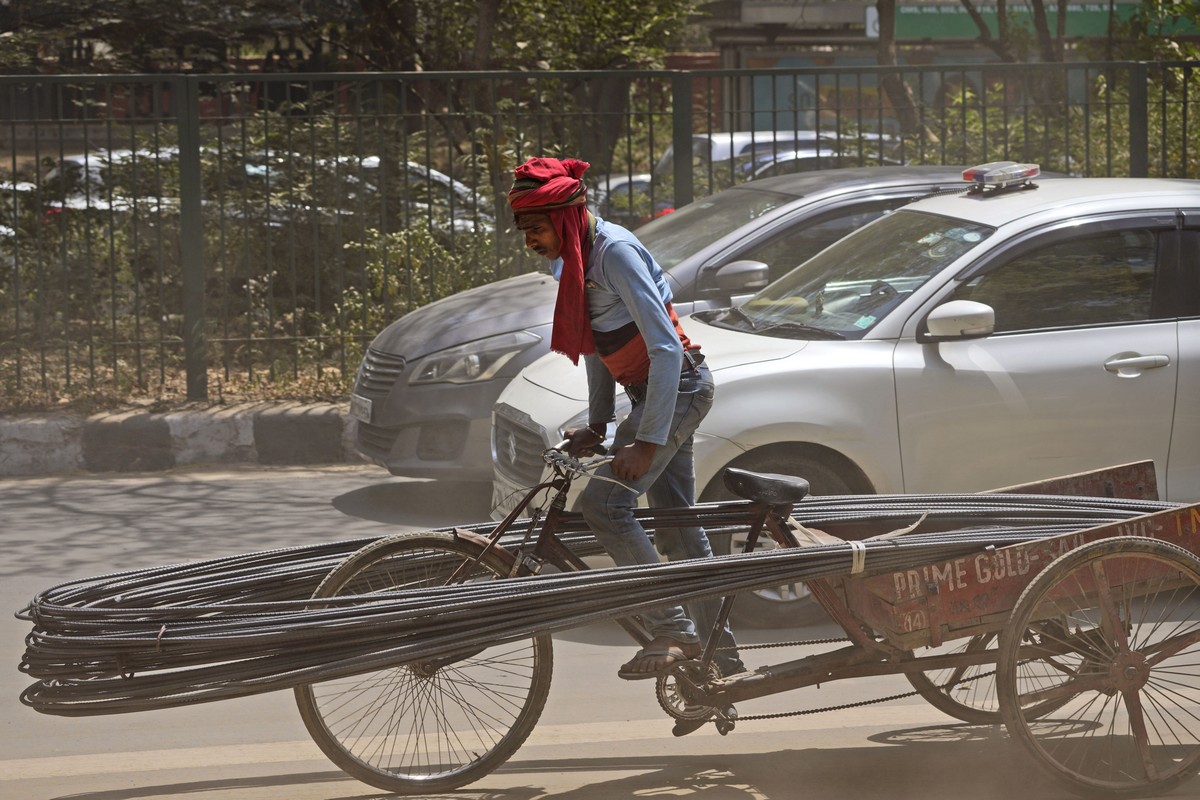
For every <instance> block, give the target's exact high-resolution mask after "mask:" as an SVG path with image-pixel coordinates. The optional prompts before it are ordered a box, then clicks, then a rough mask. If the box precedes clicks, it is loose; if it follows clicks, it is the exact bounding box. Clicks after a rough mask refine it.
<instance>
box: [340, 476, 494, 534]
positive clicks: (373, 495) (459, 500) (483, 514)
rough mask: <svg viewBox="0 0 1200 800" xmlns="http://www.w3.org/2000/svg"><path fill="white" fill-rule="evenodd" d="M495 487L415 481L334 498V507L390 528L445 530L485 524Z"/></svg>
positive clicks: (451, 482)
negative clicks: (492, 489) (423, 525)
mask: <svg viewBox="0 0 1200 800" xmlns="http://www.w3.org/2000/svg"><path fill="white" fill-rule="evenodd" d="M491 500H492V493H491V484H486V483H472V482H457V481H414V480H406V481H403V482H391V483H378V484H375V485H373V486H363V487H361V488H359V489H354V490H353V491H349V492H346V493H345V494H341V495H338V496H337V497H335V498H333V507H334V508H336V509H337V510H338V511H340V512H341V513H343V514H345V515H346V516H348V517H356V518H358V519H364V520H371V521H373V522H383V523H386V524H388V525H409V526H411V525H421V524H423V521H424V522H425V523H427V524H428V525H429V527H431V528H432V527H443V526H445V525H446V520H447V519H451V520H455V521H454V522H452V523H450V524H453V525H467V524H471V523H476V522H485V521H487V520H488V519H489V516H488V515H489V513H490V512H491Z"/></svg>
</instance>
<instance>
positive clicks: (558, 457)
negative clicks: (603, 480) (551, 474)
mask: <svg viewBox="0 0 1200 800" xmlns="http://www.w3.org/2000/svg"><path fill="white" fill-rule="evenodd" d="M569 441H570V440H567V439H564V440H563V441H561V442H559V443H558V444H556V445H555V446H554V447H551V448H550V449H548V450H545V451H543V452H542V460H543V461H545V462H546V463H547V464H549V465H550V466H551V467H554V468H555V469H557V470H561V471H562V472H564V473H566V472H571V473H574V474H576V475H583V474H585V473H588V472H591V471H592V470H593V469H595V468H596V467H598V466H600V465H601V464H603V463H605V462H607V461H610V460H612V457H611V456H608V455H607V453H608V449H607V448H604V447H596V448H594V449H595V450H596V452H597V454H598V456H599V457H597V458H594V459H592V460H591V461H588V462H583V461H580V460H579V459H578V458H575V457H574V456H572V455H570V454H569V453H567V450H566V447H567V444H568V443H569Z"/></svg>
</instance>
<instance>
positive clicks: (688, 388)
mask: <svg viewBox="0 0 1200 800" xmlns="http://www.w3.org/2000/svg"><path fill="white" fill-rule="evenodd" d="M712 401H713V380H712V374H711V373H710V372H709V370H708V367H707V366H705V365H704V364H701V365H699V366H698V367H697V368H695V369H694V370H692V371H689V372H685V373H684V374H683V375H682V376H680V379H679V397H678V399H677V400H676V403H675V416H674V418H673V419H672V420H671V430H670V433H669V434H668V438H667V442H666V443H665V444H661V445H659V446H658V449H657V450H656V451H655V453H654V459H653V461H651V463H650V469H649V470H648V471H647V472H646V474H645V475H643V476H642V477H640V478H638V479H637V480H636V481H634V482H633V483H632V489H633V491H630V490H629V489H626V488H625V487H623V486H619V485H617V484H615V483H611V482H610V481H607V480H590V481H588V484H587V486H586V487H585V488H584V490H583V494H582V495H581V497H580V511H581V512H582V513H583V517H584V519H585V520H586V521H587V523H588V526H589V527H590V528H591V529H592V532H593V533H594V534H595V535H596V539H597V540H598V541H599V542H600V544H601V545H602V546H603V547H604V549H605V551H606V552H607V553H608V554H609V556H611V557H612V559H613V561H615V562H616V563H617V565H618V566H630V565H633V564H657V563H660V559H659V553H661V554H662V555H663V556H666V558H667V560H668V561H681V560H683V559H688V558H707V557H711V556H712V547H711V546H710V545H709V541H708V535H707V534H705V532H704V528H702V527H700V526H698V525H697V526H692V527H686V528H661V529H659V530H657V531H655V534H654V543H653V544H651V542H650V537H649V536H648V535H647V534H646V531H645V529H643V528H642V526H641V523H639V522H638V521H637V519H635V518H634V513H633V512H634V509H635V508H637V504H638V498H639V497H641V496H642V495H643V494H645V495H646V496H647V500H648V501H649V503H650V506H651V508H667V507H672V506H690V505H692V504H693V503H694V502H695V499H696V473H695V469H694V466H693V463H692V434H694V433H695V432H696V428H698V427H699V426H700V422H701V420H703V419H704V416H705V415H706V414H707V413H708V410H709V409H710V408H711V407H712ZM642 408H643V407H642V406H641V405H637V406H634V408H633V410H632V411H631V412H630V413H629V416H628V417H627V418H626V419H625V421H624V422H622V423H621V424H620V425H619V426H618V427H617V432H616V436H615V437H614V439H613V448H614V449H616V448H618V447H622V446H624V445H627V444H629V443H630V442H632V441H633V440H634V438H635V437H636V435H637V429H638V424H639V423H640V422H641V419H642ZM596 475H597V476H600V477H604V478H612V477H613V475H612V471H611V470H610V469H609V468H608V466H607V465H605V466H603V467H601V468H600V469H598V470H596ZM655 547H657V551H656V550H655ZM720 605H721V601H720V600H719V599H715V598H714V599H710V600H700V601H697V602H694V603H691V604H690V606H689V607H690V610H691V616H690V617H689V615H688V612H687V611H685V610H684V608H683V606H664V607H662V608H655V609H651V610H649V611H646V612H644V613H642V615H641V618H642V622H643V623H644V624H645V626H646V628H647V629H648V630H649V632H650V634H651V635H652V636H664V637H667V638H670V639H674V640H676V641H678V642H681V643H683V644H693V643H697V642H701V641H704V640H705V639H706V638H707V637H708V634H709V633H710V632H711V631H712V629H713V623H714V622H715V621H716V618H717V613H718V610H719V609H720ZM718 644H719V646H720V647H721V648H722V649H720V650H718V651H717V656H716V658H715V663H716V665H717V668H718V669H719V670H721V673H722V674H723V675H727V674H730V673H732V672H739V671H741V669H742V664H741V661H740V660H739V659H738V655H737V651H736V649H732V648H735V647H736V643H735V642H734V639H733V634H732V633H731V632H730V630H729V626H728V625H726V626H725V627H724V629H723V630H722V631H721V634H720V639H719V642H718ZM726 648H730V649H726Z"/></svg>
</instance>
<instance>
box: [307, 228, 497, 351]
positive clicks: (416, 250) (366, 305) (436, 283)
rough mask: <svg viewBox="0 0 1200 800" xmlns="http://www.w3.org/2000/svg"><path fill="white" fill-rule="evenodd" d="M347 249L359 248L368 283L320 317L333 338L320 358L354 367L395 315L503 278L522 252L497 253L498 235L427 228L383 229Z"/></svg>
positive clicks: (326, 336)
mask: <svg viewBox="0 0 1200 800" xmlns="http://www.w3.org/2000/svg"><path fill="white" fill-rule="evenodd" d="M347 248H348V249H350V250H353V251H356V252H358V253H360V254H361V255H362V256H363V262H364V270H363V274H364V282H363V284H362V285H361V286H352V287H349V288H347V289H346V290H345V291H344V292H343V293H342V299H341V302H340V303H339V304H338V305H337V308H336V311H335V313H333V314H330V315H326V316H324V317H323V318H322V319H321V321H320V322H319V325H318V327H319V330H320V338H321V341H324V342H328V343H330V344H329V345H327V346H326V347H324V348H323V352H321V353H319V354H318V353H314V354H313V355H314V356H315V357H318V358H321V359H324V360H326V361H330V360H343V361H345V362H346V363H349V364H352V365H354V366H357V365H358V362H359V361H360V360H361V359H362V356H363V353H364V352H365V349H366V345H367V343H368V342H370V340H371V339H372V338H374V337H375V335H376V334H378V333H379V331H381V330H383V328H385V327H387V325H388V324H390V323H391V322H392V321H393V320H395V319H397V318H398V317H400V316H403V315H404V314H405V313H408V312H409V311H413V310H415V309H417V308H420V307H421V306H423V305H426V304H427V303H431V302H433V301H435V300H439V299H441V298H443V297H449V296H450V295H452V294H456V293H457V292H461V291H464V290H466V289H471V288H474V287H476V286H483V285H484V284H487V283H491V282H492V281H495V280H498V279H499V278H501V277H503V276H504V275H505V274H506V273H507V272H508V269H507V266H508V265H509V264H511V263H512V262H513V260H514V259H515V258H516V257H517V255H518V254H517V253H515V252H511V251H510V252H508V253H507V254H501V256H500V258H497V253H496V246H495V243H494V241H493V238H492V237H491V236H488V235H483V234H478V233H468V234H460V235H457V236H455V237H453V239H447V238H446V237H444V236H438V235H435V234H434V233H433V232H431V231H430V230H429V229H428V228H408V229H406V230H402V231H393V232H391V233H382V232H380V231H377V230H370V231H367V236H366V238H365V240H364V241H361V242H354V243H351V244H349V245H347Z"/></svg>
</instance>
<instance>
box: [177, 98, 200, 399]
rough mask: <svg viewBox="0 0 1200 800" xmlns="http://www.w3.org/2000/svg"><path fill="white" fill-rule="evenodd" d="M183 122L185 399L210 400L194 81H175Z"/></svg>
mask: <svg viewBox="0 0 1200 800" xmlns="http://www.w3.org/2000/svg"><path fill="white" fill-rule="evenodd" d="M175 88H176V91H175V92H174V93H173V94H174V96H175V97H176V98H178V112H177V119H178V120H179V240H180V241H179V244H180V250H181V266H182V270H183V358H184V369H185V370H186V373H187V399H188V400H207V399H208V357H207V352H206V351H207V347H206V336H205V326H204V291H205V288H204V283H205V268H204V214H203V208H202V206H201V197H202V195H203V190H202V186H201V179H200V98H199V84H198V79H197V78H196V77H188V76H180V77H179V78H177V79H176V85H175Z"/></svg>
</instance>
